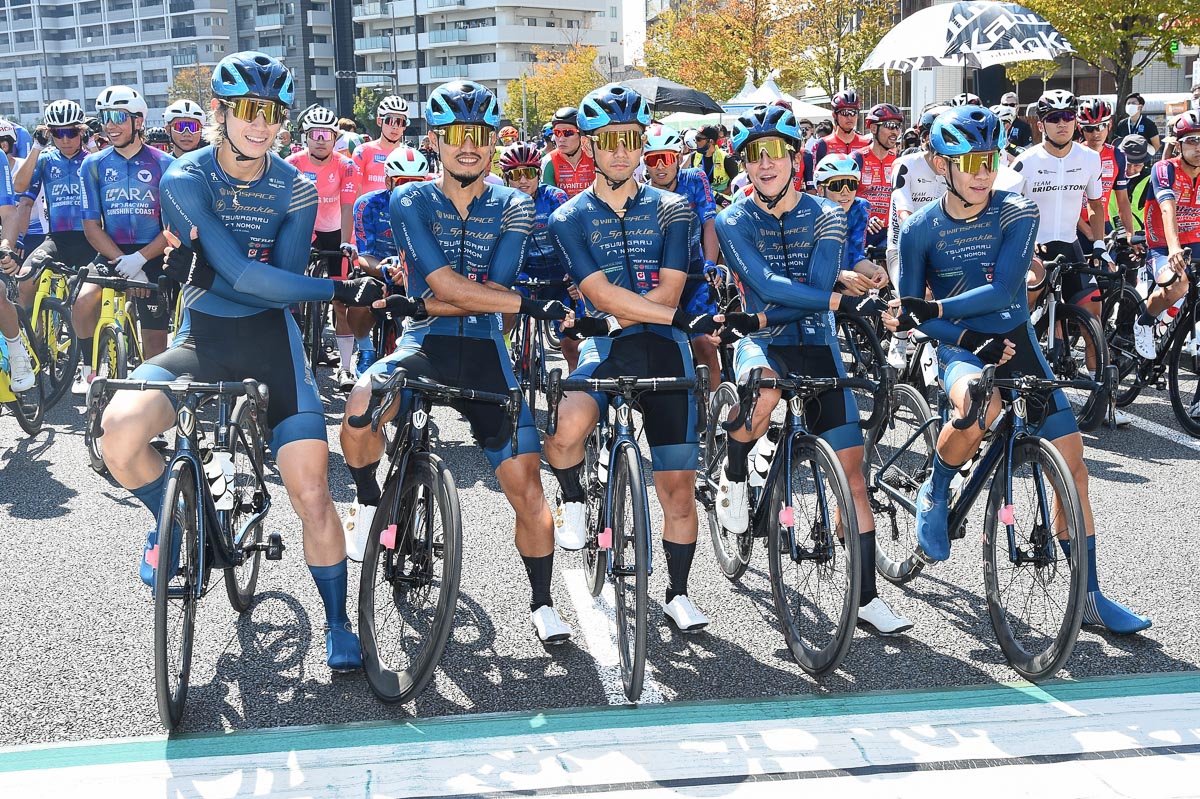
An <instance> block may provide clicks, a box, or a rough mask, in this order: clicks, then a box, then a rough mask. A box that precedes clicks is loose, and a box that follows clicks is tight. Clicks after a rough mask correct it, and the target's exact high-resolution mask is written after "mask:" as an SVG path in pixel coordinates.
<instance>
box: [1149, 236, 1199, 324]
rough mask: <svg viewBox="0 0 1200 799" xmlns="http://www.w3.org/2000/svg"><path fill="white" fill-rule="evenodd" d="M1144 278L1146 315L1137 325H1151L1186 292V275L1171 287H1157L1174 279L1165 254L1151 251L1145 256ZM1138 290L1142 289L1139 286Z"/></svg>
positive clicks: (1175, 281)
mask: <svg viewBox="0 0 1200 799" xmlns="http://www.w3.org/2000/svg"><path fill="white" fill-rule="evenodd" d="M1144 271H1145V273H1146V274H1145V275H1144V276H1143V277H1144V281H1145V282H1144V284H1143V285H1144V286H1145V290H1146V293H1145V295H1144V296H1146V313H1145V314H1144V315H1143V316H1142V317H1141V318H1140V319H1138V323H1139V324H1144V325H1149V324H1153V322H1154V318H1155V317H1157V316H1159V315H1160V314H1161V313H1162V312H1163V311H1165V310H1167V309H1168V308H1170V307H1171V306H1172V305H1174V304H1175V303H1177V302H1179V300H1181V299H1183V297H1184V295H1186V294H1187V290H1188V279H1187V275H1186V274H1183V275H1180V276H1179V277H1178V278H1177V279H1176V280H1174V281H1173V282H1172V283H1171V285H1169V286H1163V287H1159V286H1158V285H1157V284H1158V283H1165V282H1166V281H1168V280H1170V279H1171V278H1172V277H1174V276H1175V275H1174V273H1173V272H1172V271H1171V268H1170V267H1169V266H1168V265H1167V254H1166V253H1165V252H1162V251H1159V250H1151V251H1150V252H1148V253H1147V254H1146V269H1145V270H1144ZM1139 288H1142V287H1141V286H1139Z"/></svg>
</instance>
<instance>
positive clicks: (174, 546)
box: [154, 458, 202, 730]
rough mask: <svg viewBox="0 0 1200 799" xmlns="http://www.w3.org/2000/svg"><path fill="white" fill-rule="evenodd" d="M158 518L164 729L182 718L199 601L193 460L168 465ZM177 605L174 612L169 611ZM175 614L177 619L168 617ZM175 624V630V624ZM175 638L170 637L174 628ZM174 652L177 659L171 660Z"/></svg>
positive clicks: (157, 663)
mask: <svg viewBox="0 0 1200 799" xmlns="http://www.w3.org/2000/svg"><path fill="white" fill-rule="evenodd" d="M163 496H164V500H163V512H162V514H161V516H162V518H160V519H159V523H158V557H159V563H158V565H159V567H160V568H158V569H156V570H155V576H154V683H155V688H156V693H157V696H158V715H159V718H160V719H161V721H162V724H163V726H164V727H165V728H167V729H168V730H173V729H175V727H176V726H178V724H179V721H180V720H181V719H182V718H183V709H184V705H185V704H186V703H187V693H188V678H189V674H190V670H191V664H192V637H193V633H194V628H195V622H196V605H197V604H198V603H199V601H200V593H201V585H202V579H201V574H200V543H199V535H200V532H199V530H200V513H201V509H200V499H199V498H200V496H201V493H200V489H199V485H198V483H197V475H196V472H195V467H194V466H193V463H192V461H191V460H190V459H188V458H179V459H177V460H176V461H175V462H174V463H173V464H171V470H170V477H169V478H168V479H167V487H166V491H165V492H164V495H163ZM176 551H177V552H178V553H179V569H178V570H177V571H174V573H172V574H170V575H166V574H165V573H164V572H163V570H162V568H161V567H162V566H163V564H164V562H170V561H173V560H174V559H173V558H172V557H171V553H172V552H176ZM172 607H176V608H177V610H176V612H174V613H173V612H172ZM173 616H178V619H177V620H175V619H173V618H172V617H173ZM176 628H178V629H176ZM173 631H174V632H177V633H178V636H177V637H178V641H177V642H174V643H173V642H172V636H171V633H172V632H173ZM172 653H177V655H178V662H177V663H176V664H175V665H172V664H171V662H170V658H171V655H172Z"/></svg>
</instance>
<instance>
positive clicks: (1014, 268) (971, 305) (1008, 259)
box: [940, 194, 1038, 319]
mask: <svg viewBox="0 0 1200 799" xmlns="http://www.w3.org/2000/svg"><path fill="white" fill-rule="evenodd" d="M1003 203H1004V205H1003V207H1002V208H1001V209H1000V247H999V248H998V249H997V251H996V269H995V272H994V273H993V275H992V279H991V281H990V282H989V283H988V284H987V285H986V286H979V287H978V288H973V289H970V290H969V291H964V292H963V293H962V294H956V295H955V296H953V297H948V298H946V299H944V300H940V302H941V304H942V316H944V317H947V318H950V319H969V318H970V317H972V316H983V315H984V314H989V313H993V312H994V311H1000V310H1003V309H1004V308H1007V307H1008V306H1010V305H1012V303H1013V300H1015V299H1016V298H1017V297H1018V296H1019V295H1020V294H1024V293H1025V275H1026V273H1027V272H1028V271H1029V263H1030V261H1031V260H1032V259H1033V245H1034V239H1035V237H1036V236H1037V229H1038V209H1037V205H1035V204H1034V203H1033V201H1032V200H1026V199H1024V198H1021V197H1019V196H1017V195H1011V194H1010V195H1008V197H1006V198H1005V199H1004V200H1003Z"/></svg>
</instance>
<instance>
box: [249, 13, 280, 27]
mask: <svg viewBox="0 0 1200 799" xmlns="http://www.w3.org/2000/svg"><path fill="white" fill-rule="evenodd" d="M283 23H284V17H283V14H259V15H258V16H257V17H255V18H254V27H256V28H258V29H259V30H260V31H261V30H270V29H271V28H282V27H283Z"/></svg>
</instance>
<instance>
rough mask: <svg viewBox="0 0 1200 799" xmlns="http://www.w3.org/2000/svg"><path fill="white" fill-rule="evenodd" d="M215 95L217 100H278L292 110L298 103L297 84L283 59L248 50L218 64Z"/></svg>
mask: <svg viewBox="0 0 1200 799" xmlns="http://www.w3.org/2000/svg"><path fill="white" fill-rule="evenodd" d="M212 92H213V95H214V96H216V97H257V98H259V99H260V100H274V101H275V102H278V103H281V104H283V105H285V106H288V107H289V108H290V107H291V105H292V101H293V100H295V99H296V82H295V81H294V80H293V79H292V73H291V72H289V71H288V68H287V67H285V66H284V65H283V62H281V61H280V60H279V59H277V58H272V57H271V56H269V55H267V54H266V53H259V52H255V51H253V50H244V51H242V52H240V53H233V54H231V55H227V56H225V57H224V58H222V59H221V60H220V61H218V62H217V67H216V69H214V70H213V74H212Z"/></svg>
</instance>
